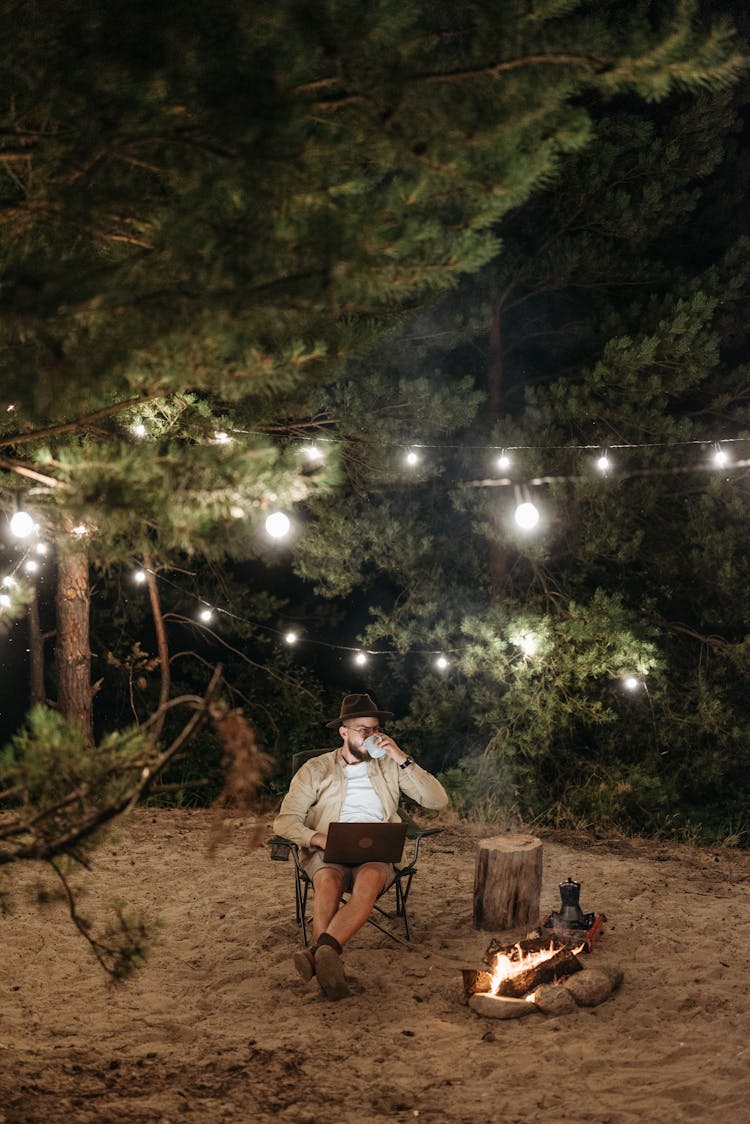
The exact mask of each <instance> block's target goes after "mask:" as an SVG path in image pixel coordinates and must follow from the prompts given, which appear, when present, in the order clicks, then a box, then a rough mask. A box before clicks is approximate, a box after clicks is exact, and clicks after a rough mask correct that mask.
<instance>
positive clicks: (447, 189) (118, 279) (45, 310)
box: [0, 0, 743, 733]
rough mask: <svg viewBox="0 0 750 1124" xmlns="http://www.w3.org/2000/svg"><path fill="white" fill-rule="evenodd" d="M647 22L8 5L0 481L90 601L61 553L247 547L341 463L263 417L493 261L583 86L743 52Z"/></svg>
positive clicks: (157, 558) (243, 552) (527, 15)
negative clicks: (310, 456)
mask: <svg viewBox="0 0 750 1124" xmlns="http://www.w3.org/2000/svg"><path fill="white" fill-rule="evenodd" d="M652 16H653V13H651V12H650V13H649V18H648V19H646V11H645V9H644V10H641V9H640V8H639V7H636V8H633V7H632V5H630V4H625V3H624V2H619V3H618V2H614V0H613V2H611V3H608V4H602V5H596V7H595V8H592V7H591V6H590V5H588V4H585V3H583V2H575V0H574V2H572V3H570V2H568V3H565V4H562V5H561V4H560V3H559V2H557V0H549V2H547V3H539V4H536V5H534V6H532V7H531V8H529V6H528V5H527V4H525V3H520V2H519V3H517V4H508V3H507V2H503V3H500V2H497V3H493V4H490V5H487V4H465V5H462V6H461V8H460V9H459V10H456V9H454V8H452V7H448V8H445V7H443V6H438V7H435V6H434V5H426V4H419V3H411V4H410V3H407V4H404V3H402V2H399V3H398V4H397V3H395V2H394V0H383V2H382V3H378V4H376V5H375V6H372V5H371V6H369V7H368V8H367V10H366V12H363V11H362V9H361V8H360V7H357V8H356V9H355V8H353V7H352V5H350V4H347V3H343V2H341V0H338V2H336V0H332V2H330V3H327V4H325V5H324V6H322V7H320V6H318V7H317V8H316V9H315V11H314V12H311V11H307V10H303V9H300V7H299V5H294V4H288V3H281V4H274V5H271V4H261V5H253V6H252V8H251V9H248V8H247V7H243V6H242V5H238V4H236V3H234V2H232V0H222V2H221V3H219V4H218V5H212V7H211V9H210V10H206V12H205V13H204V12H201V11H199V10H197V9H195V8H193V7H188V8H186V9H179V10H175V9H168V10H165V9H163V8H162V7H159V6H158V5H157V6H154V5H152V4H150V5H147V4H143V3H136V4H135V5H131V7H130V8H129V11H128V18H127V20H123V19H122V14H121V13H120V12H116V11H114V10H110V9H108V8H106V7H104V8H102V9H101V10H97V11H93V10H92V9H91V7H90V6H89V5H84V4H80V5H78V4H66V5H63V6H62V7H60V6H59V5H52V4H50V3H45V2H42V3H35V4H33V5H32V4H30V3H19V4H17V5H15V6H13V7H12V8H8V7H6V8H5V9H4V10H3V13H2V24H0V32H2V34H0V43H1V44H2V47H0V50H2V52H3V56H2V58H3V69H4V73H5V75H6V84H5V89H6V94H5V95H4V101H3V104H2V110H1V112H2V129H1V130H0V170H1V171H2V176H1V177H0V218H1V219H2V222H3V242H2V251H1V252H0V268H1V269H2V278H3V283H2V291H1V295H0V338H1V339H2V349H0V363H1V364H2V380H3V389H4V391H5V394H6V396H7V397H6V401H7V403H8V412H6V413H4V414H3V415H2V416H3V417H4V421H5V424H4V426H3V432H2V434H0V446H2V449H3V450H4V452H3V455H2V457H1V458H0V470H2V473H3V475H2V480H1V481H0V483H2V487H3V490H4V494H5V497H6V499H5V503H6V508H8V509H10V507H11V496H12V493H13V492H15V491H17V490H18V486H19V484H21V485H23V486H24V487H25V488H26V490H27V492H28V497H27V498H28V501H29V504H28V506H29V507H30V508H31V509H32V511H33V514H34V517H35V519H36V520H37V522H38V524H39V525H40V526H41V527H43V529H44V532H45V533H48V534H49V535H51V536H52V537H53V538H54V539H55V540H56V541H57V542H58V544H60V547H59V549H60V550H61V551H63V552H64V553H65V554H66V555H67V554H70V555H72V556H73V557H75V555H76V554H78V556H79V563H80V564H79V567H78V568H77V569H76V568H75V567H73V568H74V569H76V573H77V574H78V577H77V579H76V581H77V585H78V588H79V589H80V590H81V591H82V594H81V596H82V598H83V600H84V601H85V599H86V595H87V594H86V591H87V588H88V583H87V580H86V574H87V571H86V565H85V562H84V561H81V558H82V556H83V554H84V553H85V556H86V559H88V560H89V562H91V563H93V564H95V565H96V566H100V567H106V566H110V565H112V564H115V563H118V562H122V561H124V560H126V559H128V560H129V559H132V558H133V556H134V555H135V556H142V557H149V558H152V559H153V560H154V566H155V567H158V566H159V565H161V564H162V563H163V562H164V560H166V559H168V558H170V557H175V556H180V557H182V556H184V555H195V554H200V555H201V556H203V557H206V558H208V559H212V560H221V559H224V558H225V557H227V556H253V555H258V554H262V548H261V547H260V546H259V544H258V541H257V526H258V522H259V518H260V517H261V516H262V515H263V514H264V513H265V512H266V511H268V510H270V508H271V506H272V505H274V506H275V505H277V504H280V505H287V504H290V503H292V502H297V501H301V500H305V499H308V498H310V497H312V496H313V495H314V494H320V493H322V492H323V491H325V489H327V488H330V487H331V486H332V484H333V483H334V481H335V465H334V466H333V467H332V468H330V469H325V470H323V471H310V470H301V469H300V466H299V461H298V459H297V454H296V451H295V450H294V449H293V448H291V447H290V446H289V445H288V444H286V445H284V444H282V443H280V442H279V441H278V440H276V439H274V435H278V434H279V433H281V434H283V435H285V436H287V437H288V436H290V435H295V434H299V432H300V428H299V426H297V428H295V421H301V420H302V419H304V418H305V412H304V407H306V404H307V399H308V394H309V390H310V387H311V385H314V384H315V383H319V384H321V385H322V384H323V383H327V382H329V381H330V380H331V379H332V378H333V377H334V376H335V375H336V374H337V373H339V372H340V370H341V367H342V364H343V362H344V361H345V360H347V359H350V358H351V357H353V356H356V355H361V354H363V353H365V352H366V351H367V350H368V349H369V348H370V347H371V345H372V342H373V340H375V339H376V338H378V337H379V336H381V335H382V334H383V333H386V332H389V331H393V330H394V328H395V327H396V326H397V325H398V324H399V323H400V322H402V321H403V318H404V317H405V316H406V315H407V314H410V313H412V312H413V311H414V310H415V309H418V308H419V307H421V306H422V305H424V304H425V303H426V302H429V301H433V300H435V299H436V298H437V297H438V296H440V295H441V294H443V293H445V292H446V291H448V290H449V289H450V288H451V287H453V286H455V285H456V284H457V282H458V279H459V278H460V277H461V276H462V275H464V274H467V273H471V272H473V271H476V270H477V269H479V268H480V267H481V266H483V265H485V264H486V263H487V262H488V261H490V260H491V259H492V257H493V256H494V255H495V254H496V252H497V249H498V238H497V225H498V223H499V222H500V221H501V220H502V219H503V217H504V216H505V215H507V214H508V213H509V212H510V211H511V210H512V209H513V208H516V207H518V206H519V205H520V204H521V203H523V202H524V201H525V200H527V199H528V198H529V196H530V194H531V193H532V191H533V190H534V189H536V188H538V187H539V186H540V185H542V184H544V183H545V182H547V181H548V180H549V179H550V177H552V176H553V175H554V173H555V171H556V169H557V168H558V167H559V164H560V161H561V159H562V158H563V157H564V156H565V155H566V154H570V153H574V152H577V151H579V150H580V149H582V148H583V146H584V145H585V144H586V143H587V142H588V141H589V140H590V138H591V128H592V118H591V113H590V111H589V110H587V108H586V105H585V103H584V101H583V95H585V96H586V97H589V98H595V97H596V96H600V95H604V96H611V95H614V94H619V93H621V92H624V91H631V92H633V93H635V94H636V95H638V96H640V97H645V98H649V99H651V98H659V97H662V96H664V95H665V94H666V93H668V91H669V90H670V89H673V88H675V87H677V88H679V87H683V86H691V87H702V86H712V87H720V86H722V85H726V84H728V83H730V82H731V81H732V80H733V79H734V78H735V77H736V75H737V74H738V72H739V71H740V69H741V68H742V66H743V60H742V58H741V56H740V55H739V53H738V52H737V50H736V49H735V47H734V45H733V41H732V36H731V34H730V32H729V30H728V28H727V27H726V25H725V24H723V23H717V24H715V26H714V27H713V28H708V29H706V28H701V27H700V26H699V24H698V22H697V20H696V17H695V7H694V5H693V4H691V3H688V2H687V0H683V2H681V3H678V4H677V5H676V6H674V7H673V6H672V5H665V8H664V12H663V13H660V14H659V15H658V16H657V18H652ZM11 408H12V409H11ZM290 419H291V420H290ZM134 426H138V427H141V426H142V427H143V429H144V430H145V437H143V438H142V439H141V438H136V437H135V436H134V428H133V427H134ZM223 433H230V434H231V440H229V441H225V440H223V439H222V438H221V437H220V436H219V435H220V434H223ZM75 528H81V530H80V531H79V533H78V534H77V536H76V537H75V538H71V534H73V533H74V529H75ZM63 544H64V545H63ZM4 596H5V598H6V600H9V601H10V604H7V605H6V604H4V605H3V608H4V610H6V616H7V615H8V612H7V611H8V610H10V611H11V612H12V610H13V598H14V597H15V596H16V595H15V594H12V593H8V594H5V595H4ZM19 596H22V594H21V595H19ZM61 603H62V602H61ZM64 639H70V636H69V635H67V636H65V637H60V636H58V646H59V647H62V646H63V640H64ZM79 641H80V642H79V643H78V645H77V648H76V653H77V654H75V655H71V656H70V657H66V658H65V659H64V661H63V662H64V663H65V664H66V670H70V665H71V664H72V663H74V662H77V661H85V658H86V651H85V649H86V639H85V635H84V634H83V633H81V634H80V636H79ZM162 662H164V661H162ZM84 670H85V669H84ZM87 679H88V674H87V672H85V674H84V675H83V676H79V677H78V679H77V686H76V687H74V688H73V689H72V694H73V695H75V696H76V699H75V702H72V703H71V704H70V705H69V706H68V705H66V709H69V710H70V711H71V712H73V711H75V708H76V706H77V705H78V703H79V702H80V698H79V695H80V691H81V686H82V683H83V685H84V687H85V683H86V681H87ZM60 701H62V696H61V699H60ZM162 702H163V703H165V702H166V700H165V699H162ZM89 722H90V716H89V711H86V712H85V713H84V714H83V715H82V717H81V724H82V725H83V727H84V728H86V727H87V726H88V724H89ZM86 732H87V733H88V730H87V729H86Z"/></svg>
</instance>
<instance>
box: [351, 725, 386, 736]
mask: <svg viewBox="0 0 750 1124" xmlns="http://www.w3.org/2000/svg"><path fill="white" fill-rule="evenodd" d="M347 729H349V730H351V731H352V732H353V733H355V734H361V735H362V737H363V738H366V737H367V735H368V734H379V733H380V726H348V727H347Z"/></svg>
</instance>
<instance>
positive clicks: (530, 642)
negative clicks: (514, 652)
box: [518, 632, 539, 656]
mask: <svg viewBox="0 0 750 1124" xmlns="http://www.w3.org/2000/svg"><path fill="white" fill-rule="evenodd" d="M518 646H519V648H520V649H521V651H522V652H523V654H524V655H525V656H534V655H536V653H537V651H538V650H539V641H538V639H537V637H536V636H535V635H534V633H533V632H524V634H523V636H521V637H520V638H519V641H518Z"/></svg>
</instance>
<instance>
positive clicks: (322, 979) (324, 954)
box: [315, 944, 349, 999]
mask: <svg viewBox="0 0 750 1124" xmlns="http://www.w3.org/2000/svg"><path fill="white" fill-rule="evenodd" d="M315 975H316V976H317V977H318V983H319V984H320V987H321V990H322V991H323V994H324V995H325V997H326V998H327V999H343V998H344V997H345V996H347V995H349V985H348V984H347V982H346V975H345V974H344V962H343V960H342V959H341V956H340V955H339V953H338V952H336V949H335V948H331V946H330V945H327V944H322V945H319V946H318V948H317V949H316V950H315Z"/></svg>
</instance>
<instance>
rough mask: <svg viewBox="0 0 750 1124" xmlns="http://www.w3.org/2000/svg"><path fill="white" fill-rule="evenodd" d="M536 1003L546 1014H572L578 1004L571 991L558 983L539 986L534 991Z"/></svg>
mask: <svg viewBox="0 0 750 1124" xmlns="http://www.w3.org/2000/svg"><path fill="white" fill-rule="evenodd" d="M579 974H583V973H579ZM534 1003H535V1005H536V1006H537V1007H538V1008H539V1010H540V1011H543V1012H544V1014H545V1015H570V1014H572V1012H573V1011H575V1010H576V1009H577V1006H578V1005H577V1003H576V1001H575V999H574V998H573V996H572V995H571V994H570V992H569V991H568V990H567V989H566V988H564V987H560V986H559V985H558V984H542V985H541V987H538V988H537V989H536V991H535V992H534Z"/></svg>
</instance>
